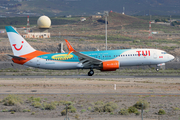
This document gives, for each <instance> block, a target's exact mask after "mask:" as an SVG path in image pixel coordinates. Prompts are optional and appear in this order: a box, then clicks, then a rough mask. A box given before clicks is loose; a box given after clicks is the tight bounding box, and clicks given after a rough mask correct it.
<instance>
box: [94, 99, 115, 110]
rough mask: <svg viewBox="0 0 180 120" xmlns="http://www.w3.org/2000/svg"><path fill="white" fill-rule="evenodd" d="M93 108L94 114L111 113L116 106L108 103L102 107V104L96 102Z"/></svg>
mask: <svg viewBox="0 0 180 120" xmlns="http://www.w3.org/2000/svg"><path fill="white" fill-rule="evenodd" d="M95 104H96V105H95V106H94V111H96V112H113V111H114V110H115V109H116V108H117V104H116V103H113V102H108V103H106V104H105V105H104V103H103V102H101V101H100V102H96V103H95Z"/></svg>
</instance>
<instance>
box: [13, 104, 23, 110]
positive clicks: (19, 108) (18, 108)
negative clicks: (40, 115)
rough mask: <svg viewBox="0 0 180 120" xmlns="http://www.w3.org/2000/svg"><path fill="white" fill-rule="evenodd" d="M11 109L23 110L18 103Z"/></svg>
mask: <svg viewBox="0 0 180 120" xmlns="http://www.w3.org/2000/svg"><path fill="white" fill-rule="evenodd" d="M11 111H14V112H22V111H23V108H22V106H21V105H20V104H17V105H15V106H14V107H13V108H12V109H11Z"/></svg>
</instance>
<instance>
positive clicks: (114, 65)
mask: <svg viewBox="0 0 180 120" xmlns="http://www.w3.org/2000/svg"><path fill="white" fill-rule="evenodd" d="M116 69H119V61H104V62H102V69H101V71H115V70H116Z"/></svg>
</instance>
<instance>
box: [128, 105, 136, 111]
mask: <svg viewBox="0 0 180 120" xmlns="http://www.w3.org/2000/svg"><path fill="white" fill-rule="evenodd" d="M137 111H138V110H137V109H136V108H135V107H133V106H131V107H129V108H128V112H129V113H136V112H137Z"/></svg>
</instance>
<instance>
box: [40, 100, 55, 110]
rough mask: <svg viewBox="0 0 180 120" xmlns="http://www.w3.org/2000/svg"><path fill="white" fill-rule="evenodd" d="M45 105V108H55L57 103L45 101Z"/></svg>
mask: <svg viewBox="0 0 180 120" xmlns="http://www.w3.org/2000/svg"><path fill="white" fill-rule="evenodd" d="M43 106H44V109H45V110H55V109H56V105H55V104H54V103H53V102H51V103H44V104H43Z"/></svg>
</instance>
